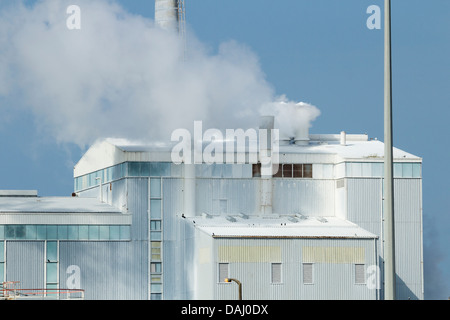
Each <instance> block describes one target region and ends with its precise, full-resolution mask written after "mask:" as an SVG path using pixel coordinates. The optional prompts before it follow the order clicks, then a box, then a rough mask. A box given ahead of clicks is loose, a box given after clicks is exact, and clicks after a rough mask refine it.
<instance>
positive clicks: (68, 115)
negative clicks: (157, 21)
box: [0, 0, 275, 146]
mask: <svg viewBox="0 0 450 320" xmlns="http://www.w3.org/2000/svg"><path fill="white" fill-rule="evenodd" d="M72 2H73V1H65V0H41V1H38V2H37V3H36V4H35V5H33V6H26V5H24V4H23V3H22V2H21V1H17V2H14V4H13V5H10V6H9V7H6V8H3V10H2V11H1V12H0V98H1V96H3V97H12V96H14V97H17V96H20V100H19V101H17V106H20V107H21V108H24V111H25V112H30V111H31V112H32V113H33V114H34V115H35V118H36V120H37V121H36V122H37V123H38V124H39V126H40V127H41V129H44V130H46V131H47V132H48V133H49V134H51V135H52V136H54V137H55V138H56V139H57V140H58V142H71V143H75V144H78V145H80V146H85V145H87V144H91V143H92V142H94V141H95V140H96V139H98V138H106V137H120V138H128V139H139V140H165V141H167V140H170V134H171V132H172V131H173V130H174V129H176V128H187V129H190V127H191V126H192V125H193V122H194V120H203V122H204V128H207V127H208V128H213V127H214V128H220V129H224V128H244V127H249V126H252V125H254V124H256V123H257V120H258V119H257V116H258V111H259V110H260V108H261V106H262V105H266V106H267V105H269V104H270V102H271V101H274V100H275V98H274V92H273V89H272V87H271V86H270V85H269V84H268V83H267V82H266V80H265V75H264V73H263V72H262V70H261V68H260V65H259V62H258V59H257V57H256V56H255V55H254V54H253V53H252V52H251V51H250V50H249V49H248V48H247V47H245V46H244V45H241V44H238V43H236V42H227V43H223V44H222V45H221V46H220V47H219V49H218V52H217V53H214V54H212V53H209V52H208V51H207V50H206V49H205V48H204V46H202V44H201V43H200V42H199V41H198V40H196V39H195V37H194V36H193V35H189V48H188V53H189V56H188V59H187V60H186V61H184V59H183V49H184V47H183V43H182V41H180V39H179V38H178V37H177V36H176V35H173V34H169V33H167V32H165V31H163V30H160V29H159V28H156V27H155V26H154V23H153V20H151V19H146V18H143V17H141V16H137V15H131V14H129V13H127V12H126V11H125V10H124V9H123V8H122V7H120V6H119V5H118V4H116V3H114V2H112V1H107V0H96V1H90V0H78V1H77V5H78V6H79V7H80V9H81V18H82V19H81V30H69V29H68V28H67V26H66V20H67V18H68V17H69V15H68V14H67V13H66V9H67V7H68V6H69V5H71V4H73V3H72ZM2 109H3V110H2ZM0 112H4V108H2V106H0Z"/></svg>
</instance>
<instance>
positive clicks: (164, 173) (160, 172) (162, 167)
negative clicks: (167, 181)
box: [149, 162, 170, 177]
mask: <svg viewBox="0 0 450 320" xmlns="http://www.w3.org/2000/svg"><path fill="white" fill-rule="evenodd" d="M149 165H150V175H151V176H153V177H170V163H167V162H150V163H149Z"/></svg>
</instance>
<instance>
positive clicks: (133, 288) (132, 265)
mask: <svg viewBox="0 0 450 320" xmlns="http://www.w3.org/2000/svg"><path fill="white" fill-rule="evenodd" d="M147 250H148V249H147V246H146V245H145V244H144V243H143V241H124V242H111V241H104V242H102V241H98V242H81V241H61V242H60V257H59V272H60V276H59V279H60V287H62V288H63V287H66V281H67V279H68V277H69V276H70V274H68V273H67V270H68V269H67V268H68V267H69V266H71V265H75V266H78V267H79V270H80V285H81V288H82V289H84V290H85V299H87V300H93V299H99V300H109V299H114V300H117V299H119V300H129V299H144V300H145V299H147V295H148V291H147V290H148V285H147V283H148V276H147V273H148V269H147V268H148V264H147Z"/></svg>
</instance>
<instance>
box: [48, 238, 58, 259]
mask: <svg viewBox="0 0 450 320" xmlns="http://www.w3.org/2000/svg"><path fill="white" fill-rule="evenodd" d="M48 261H50V262H56V261H58V243H57V242H56V241H47V262H48Z"/></svg>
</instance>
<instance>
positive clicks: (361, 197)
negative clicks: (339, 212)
mask: <svg viewBox="0 0 450 320" xmlns="http://www.w3.org/2000/svg"><path fill="white" fill-rule="evenodd" d="M421 183H422V180H421V179H411V178H404V179H400V178H398V179H394V205H395V208H394V215H395V248H396V249H395V251H396V257H395V263H396V273H397V278H396V279H397V280H396V282H397V298H398V299H409V298H411V299H423V290H422V286H423V270H422V260H423V257H422V248H423V240H422V222H421V221H422V220H421V215H422V208H421V199H422V194H421ZM347 191H348V196H347V201H348V203H347V206H348V212H347V214H348V219H349V220H350V221H352V222H354V223H356V224H358V225H359V226H361V227H362V228H364V229H366V230H368V231H370V232H372V233H374V234H376V235H378V236H380V237H381V240H382V237H383V230H382V229H383V225H382V210H383V208H382V179H380V178H367V179H363V178H360V179H358V178H354V179H351V178H348V179H347ZM377 250H378V252H379V254H380V258H381V259H382V258H383V247H382V241H379V243H378V248H377Z"/></svg>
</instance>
